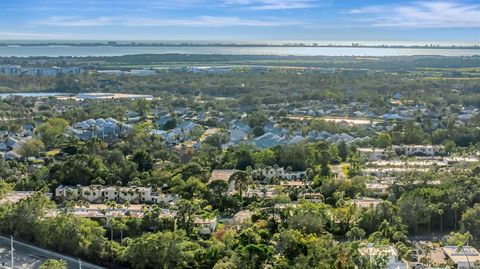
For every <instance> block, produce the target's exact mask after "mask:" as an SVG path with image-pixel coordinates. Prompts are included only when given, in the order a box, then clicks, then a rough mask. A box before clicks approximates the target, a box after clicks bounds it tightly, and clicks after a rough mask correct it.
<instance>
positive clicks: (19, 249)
mask: <svg viewBox="0 0 480 269" xmlns="http://www.w3.org/2000/svg"><path fill="white" fill-rule="evenodd" d="M13 248H14V249H15V252H14V254H15V255H14V257H15V268H21V269H37V268H38V267H40V265H42V263H44V262H45V261H46V260H47V259H62V260H64V261H66V262H67V264H68V268H69V269H77V268H79V264H78V260H76V259H74V258H71V257H68V256H65V255H62V254H59V253H55V252H52V251H49V250H45V249H42V248H38V247H35V246H33V245H30V244H26V243H22V242H18V241H14V244H13ZM0 268H11V263H10V238H8V237H4V236H0ZM82 269H104V267H101V266H97V265H94V264H90V263H86V262H82Z"/></svg>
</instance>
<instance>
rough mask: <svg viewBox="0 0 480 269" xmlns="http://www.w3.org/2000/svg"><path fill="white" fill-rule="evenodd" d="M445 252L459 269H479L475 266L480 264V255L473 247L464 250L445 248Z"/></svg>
mask: <svg viewBox="0 0 480 269" xmlns="http://www.w3.org/2000/svg"><path fill="white" fill-rule="evenodd" d="M443 252H444V253H445V255H446V256H447V257H448V258H449V259H450V260H452V261H453V263H454V264H455V266H456V268H457V269H467V268H468V269H469V268H472V269H473V268H477V267H475V265H476V263H479V262H480V253H479V252H478V250H476V249H475V248H474V247H471V246H464V247H462V248H459V247H457V246H445V247H443Z"/></svg>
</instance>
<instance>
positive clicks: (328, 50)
mask: <svg viewBox="0 0 480 269" xmlns="http://www.w3.org/2000/svg"><path fill="white" fill-rule="evenodd" d="M166 53H180V54H230V55H280V56H285V55H295V56H412V55H442V56H472V55H480V49H417V48H347V47H342V48H339V47H323V48H322V47H198V46H197V47H178V46H165V47H141V46H130V47H128V46H124V47H120V46H113V47H110V46H92V47H78V46H0V57H10V56H17V57H29V56H51V57H57V56H121V55H132V54H166Z"/></svg>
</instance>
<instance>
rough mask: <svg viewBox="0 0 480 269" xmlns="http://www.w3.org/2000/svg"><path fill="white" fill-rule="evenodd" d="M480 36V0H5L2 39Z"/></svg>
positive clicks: (0, 9) (1, 2)
mask: <svg viewBox="0 0 480 269" xmlns="http://www.w3.org/2000/svg"><path fill="white" fill-rule="evenodd" d="M9 39H59V40H69V39H76V40H218V41H254V40H320V41H322V40H332V41H336V40H345V41H396V42H409V41H420V42H428V41H431V42H437V41H446V42H452V43H453V42H456V43H459V42H474V43H480V1H478V0H457V1H453V0H438V1H437V0H425V1H422V0H420V1H401V0H384V1H379V0H358V1H350V0H215V1H214V0H175V1H170V0H81V1H79V0H15V1H7V0H0V40H9Z"/></svg>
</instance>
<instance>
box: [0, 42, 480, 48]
mask: <svg viewBox="0 0 480 269" xmlns="http://www.w3.org/2000/svg"><path fill="white" fill-rule="evenodd" d="M54 46H58V47H239V48H242V47H246V48H251V47H267V48H399V49H480V45H469V46H465V45H449V46H446V45H436V44H426V45H386V44H385V45H363V44H360V43H353V44H350V45H345V44H318V43H285V44H267V43H256V44H254V43H252V44H238V43H173V42H172V43H167V42H158V43H157V42H153V43H152V42H148V43H144V42H130V43H123V42H122V43H120V42H84V43H77V42H31V43H23V42H0V47H54Z"/></svg>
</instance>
